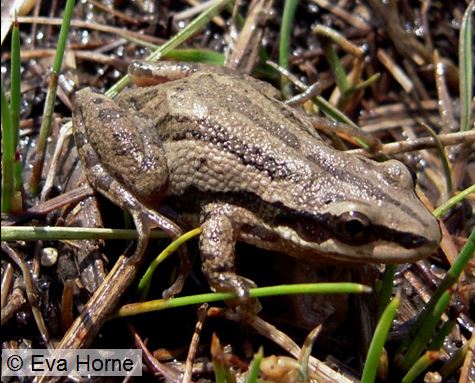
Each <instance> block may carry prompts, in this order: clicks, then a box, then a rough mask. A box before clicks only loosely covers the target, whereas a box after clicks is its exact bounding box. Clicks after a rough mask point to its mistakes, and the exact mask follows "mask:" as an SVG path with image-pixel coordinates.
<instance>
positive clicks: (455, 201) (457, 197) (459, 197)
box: [432, 185, 475, 218]
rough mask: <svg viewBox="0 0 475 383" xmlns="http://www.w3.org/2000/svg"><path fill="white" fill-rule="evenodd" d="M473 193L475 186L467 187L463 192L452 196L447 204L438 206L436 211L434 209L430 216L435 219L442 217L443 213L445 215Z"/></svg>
mask: <svg viewBox="0 0 475 383" xmlns="http://www.w3.org/2000/svg"><path fill="white" fill-rule="evenodd" d="M473 193H475V185H472V186H469V187H468V188H466V189H465V190H462V191H461V192H459V193H458V194H456V195H454V196H453V197H452V198H450V199H449V200H448V201H447V202H445V203H443V204H442V205H440V206H439V207H438V208H437V209H435V210H434V211H433V212H432V214H433V215H434V216H436V217H437V218H440V217H442V216H443V215H444V214H445V213H447V212H448V211H449V210H450V209H452V207H453V206H455V205H456V204H458V203H459V202H461V201H462V200H463V199H465V198H467V197H468V196H469V195H470V194H473Z"/></svg>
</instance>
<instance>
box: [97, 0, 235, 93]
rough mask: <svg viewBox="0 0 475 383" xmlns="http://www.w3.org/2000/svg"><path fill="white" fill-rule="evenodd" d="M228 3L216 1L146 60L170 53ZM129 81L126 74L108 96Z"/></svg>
mask: <svg viewBox="0 0 475 383" xmlns="http://www.w3.org/2000/svg"><path fill="white" fill-rule="evenodd" d="M228 4H230V0H219V1H216V2H215V3H214V4H213V5H212V6H211V7H209V8H208V9H207V10H206V11H204V12H203V13H201V14H200V15H199V16H198V17H196V18H195V19H194V20H193V21H192V22H191V23H189V24H188V25H187V26H186V27H185V28H183V29H182V30H181V31H180V32H179V33H177V34H176V35H175V36H174V37H172V38H171V39H170V40H169V41H167V42H166V43H165V44H163V45H162V46H161V47H159V48H157V49H156V50H155V51H154V52H153V53H152V54H150V55H149V56H148V57H147V58H146V61H150V62H154V61H158V60H159V59H160V58H161V57H162V56H163V55H165V54H167V53H169V52H170V51H171V50H172V49H174V48H176V47H177V46H179V45H180V44H181V43H183V42H184V41H186V40H187V39H188V38H189V37H190V36H192V35H193V34H194V33H196V31H197V30H198V29H200V28H201V27H202V26H204V25H205V24H206V23H208V22H209V21H210V20H211V19H212V18H213V17H214V16H216V15H217V14H218V13H219V12H220V11H221V10H222V9H223V8H224V7H226V6H227V5H228ZM129 82H130V77H129V75H125V76H124V77H122V78H121V79H120V80H119V81H117V82H116V83H115V84H114V86H112V87H111V88H110V89H109V90H108V91H107V92H106V93H105V94H106V96H109V97H111V98H114V97H115V96H117V95H118V94H119V93H120V91H121V90H122V89H124V88H125V87H126V86H127V84H128V83H129Z"/></svg>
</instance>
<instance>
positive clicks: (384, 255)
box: [245, 225, 440, 264]
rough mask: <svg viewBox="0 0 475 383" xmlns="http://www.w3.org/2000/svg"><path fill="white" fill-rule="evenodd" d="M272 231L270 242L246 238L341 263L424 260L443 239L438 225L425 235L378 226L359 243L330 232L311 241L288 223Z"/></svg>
mask: <svg viewBox="0 0 475 383" xmlns="http://www.w3.org/2000/svg"><path fill="white" fill-rule="evenodd" d="M269 229H270V228H269ZM272 232H273V233H274V236H273V238H272V240H271V241H267V243H262V241H261V242H259V241H255V238H254V240H252V239H249V238H247V239H245V241H246V242H251V243H253V242H254V243H255V244H256V245H257V246H260V247H266V248H269V249H273V250H277V251H281V252H282V251H283V252H285V253H288V254H289V255H293V256H296V257H299V258H307V259H312V260H315V261H318V260H321V259H326V258H328V259H332V260H336V261H340V262H350V263H361V262H369V263H386V264H390V263H396V264H397V263H405V262H412V261H415V260H419V259H422V258H424V257H426V256H428V255H429V254H431V253H432V252H434V251H435V250H436V249H437V247H438V244H439V241H440V229H439V227H438V225H436V226H429V227H427V228H426V233H423V234H425V235H416V234H413V233H405V232H400V231H396V230H393V229H388V228H376V229H375V230H374V235H373V236H371V237H369V240H368V241H367V242H365V243H359V244H351V243H345V242H343V241H341V240H339V239H337V238H336V237H331V236H329V235H328V234H327V235H326V236H325V237H323V234H319V235H317V236H316V237H315V240H308V238H307V237H305V238H303V237H302V236H301V235H300V233H298V232H297V231H296V230H294V229H293V228H290V227H288V226H277V227H274V228H273V229H272ZM269 239H270V238H269Z"/></svg>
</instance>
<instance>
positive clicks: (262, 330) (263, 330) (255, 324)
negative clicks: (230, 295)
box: [223, 310, 354, 383]
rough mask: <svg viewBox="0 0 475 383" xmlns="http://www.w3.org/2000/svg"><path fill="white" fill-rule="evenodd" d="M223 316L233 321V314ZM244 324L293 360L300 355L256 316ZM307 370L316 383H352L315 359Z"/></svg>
mask: <svg viewBox="0 0 475 383" xmlns="http://www.w3.org/2000/svg"><path fill="white" fill-rule="evenodd" d="M223 315H224V316H225V317H229V318H231V319H232V320H233V319H235V314H234V313H231V312H230V311H229V310H226V311H224V313H223ZM245 322H246V323H247V324H248V325H250V326H251V327H252V328H254V329H255V330H256V331H257V332H258V333H259V334H261V335H262V336H265V337H266V338H268V339H270V340H272V341H273V342H275V343H277V344H278V345H279V346H280V347H282V348H283V349H284V350H286V351H287V352H288V353H289V354H291V355H292V356H293V357H294V358H295V359H298V358H299V356H300V355H301V349H300V347H299V346H298V345H297V344H296V343H295V342H294V341H293V340H292V339H291V338H290V337H288V336H287V335H286V334H284V333H283V332H282V331H280V330H278V329H277V328H276V327H274V326H273V325H271V324H270V323H268V322H266V321H264V320H263V319H261V318H259V317H258V316H256V315H254V316H252V317H247V318H245ZM309 368H310V371H311V373H312V374H314V375H315V377H316V379H317V381H318V382H338V383H354V382H353V381H352V380H350V379H349V378H347V377H346V376H344V375H341V374H339V373H338V372H336V371H334V370H332V369H331V368H330V367H328V366H327V365H326V364H325V363H323V362H321V361H320V360H318V359H317V358H314V357H310V359H309Z"/></svg>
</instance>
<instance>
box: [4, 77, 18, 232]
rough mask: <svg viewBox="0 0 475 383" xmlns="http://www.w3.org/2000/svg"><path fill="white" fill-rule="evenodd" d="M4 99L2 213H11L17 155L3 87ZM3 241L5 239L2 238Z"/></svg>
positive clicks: (10, 116)
mask: <svg viewBox="0 0 475 383" xmlns="http://www.w3.org/2000/svg"><path fill="white" fill-rule="evenodd" d="M1 97H2V104H1V106H2V111H1V114H2V212H4V213H9V212H10V211H11V208H12V200H13V194H14V185H13V159H14V153H15V133H14V132H13V127H12V115H11V112H10V105H9V104H8V100H7V96H6V95H5V92H4V91H3V84H2V85H1ZM2 239H3V237H2ZM3 240H5V239H3Z"/></svg>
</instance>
